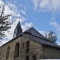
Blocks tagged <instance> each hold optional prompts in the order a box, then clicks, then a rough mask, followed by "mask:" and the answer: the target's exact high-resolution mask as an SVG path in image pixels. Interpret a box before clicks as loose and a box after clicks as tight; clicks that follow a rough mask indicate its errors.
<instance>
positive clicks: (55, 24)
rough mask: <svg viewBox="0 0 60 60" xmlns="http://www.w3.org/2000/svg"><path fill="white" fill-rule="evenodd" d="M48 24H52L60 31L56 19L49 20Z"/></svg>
mask: <svg viewBox="0 0 60 60" xmlns="http://www.w3.org/2000/svg"><path fill="white" fill-rule="evenodd" d="M49 23H50V25H51V26H53V27H54V28H55V29H56V30H57V31H59V32H60V24H59V23H58V22H57V21H56V20H51V21H50V22H49Z"/></svg>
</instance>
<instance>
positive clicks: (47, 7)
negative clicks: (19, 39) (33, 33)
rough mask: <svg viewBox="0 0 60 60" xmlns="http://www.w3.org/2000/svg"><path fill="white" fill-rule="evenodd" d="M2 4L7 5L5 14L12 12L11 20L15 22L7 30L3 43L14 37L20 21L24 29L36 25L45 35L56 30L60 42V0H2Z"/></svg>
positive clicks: (0, 3) (0, 2) (59, 42)
mask: <svg viewBox="0 0 60 60" xmlns="http://www.w3.org/2000/svg"><path fill="white" fill-rule="evenodd" d="M0 5H2V6H3V5H5V11H4V12H5V13H4V15H7V14H11V16H10V17H9V20H10V21H12V23H13V24H12V25H11V29H9V31H10V32H5V34H6V35H7V36H6V37H4V38H3V41H2V43H3V44H4V43H6V42H7V41H9V40H11V39H12V38H13V32H14V29H15V27H16V25H17V23H18V21H20V23H21V27H22V29H23V31H25V30H27V29H28V28H30V27H34V28H35V29H36V30H37V31H39V32H40V33H41V34H43V35H45V34H46V33H48V32H49V31H53V32H55V33H56V35H57V38H58V39H57V44H60V0H0ZM0 11H1V9H0Z"/></svg>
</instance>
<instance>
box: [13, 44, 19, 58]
mask: <svg viewBox="0 0 60 60" xmlns="http://www.w3.org/2000/svg"><path fill="white" fill-rule="evenodd" d="M18 57H19V43H16V46H15V53H14V59H16V58H18Z"/></svg>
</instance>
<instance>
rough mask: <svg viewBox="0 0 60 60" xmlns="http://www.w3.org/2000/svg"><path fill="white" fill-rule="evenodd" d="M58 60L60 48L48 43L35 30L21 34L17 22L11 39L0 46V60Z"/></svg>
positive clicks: (30, 29)
mask: <svg viewBox="0 0 60 60" xmlns="http://www.w3.org/2000/svg"><path fill="white" fill-rule="evenodd" d="M39 59H60V46H59V45H57V44H56V43H53V42H51V41H49V40H48V39H47V38H45V37H44V36H43V35H42V34H40V33H39V32H38V31H37V30H36V29H35V28H33V27H31V28H29V29H28V30H26V31H24V32H22V28H21V25H20V22H18V24H17V26H16V28H15V30H14V35H13V39H12V40H10V41H9V42H7V43H5V44H4V45H2V46H0V60H39Z"/></svg>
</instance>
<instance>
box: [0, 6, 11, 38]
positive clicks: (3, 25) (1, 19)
mask: <svg viewBox="0 0 60 60" xmlns="http://www.w3.org/2000/svg"><path fill="white" fill-rule="evenodd" d="M1 8H2V11H1V13H0V39H2V37H4V36H5V34H4V32H5V31H6V30H8V29H9V28H10V25H11V23H10V22H9V20H8V18H9V17H10V15H4V9H5V8H4V6H3V7H2V6H1Z"/></svg>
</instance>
